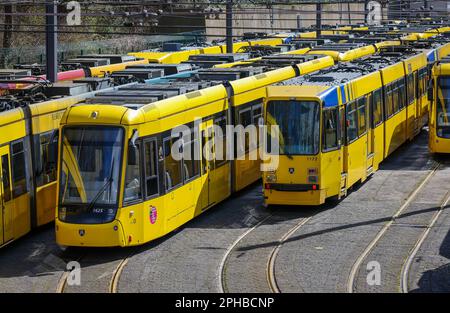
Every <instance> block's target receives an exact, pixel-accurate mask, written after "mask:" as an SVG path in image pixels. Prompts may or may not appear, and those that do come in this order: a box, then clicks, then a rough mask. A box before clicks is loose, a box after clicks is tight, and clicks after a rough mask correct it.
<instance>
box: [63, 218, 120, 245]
mask: <svg viewBox="0 0 450 313" xmlns="http://www.w3.org/2000/svg"><path fill="white" fill-rule="evenodd" d="M55 230H56V242H57V243H58V244H59V245H61V246H70V247H117V246H122V247H123V246H126V241H125V236H124V231H123V227H122V224H121V223H120V222H119V221H118V220H115V221H113V222H111V223H107V224H95V225H86V224H69V223H64V222H61V221H60V220H59V219H58V218H57V219H56V221H55Z"/></svg>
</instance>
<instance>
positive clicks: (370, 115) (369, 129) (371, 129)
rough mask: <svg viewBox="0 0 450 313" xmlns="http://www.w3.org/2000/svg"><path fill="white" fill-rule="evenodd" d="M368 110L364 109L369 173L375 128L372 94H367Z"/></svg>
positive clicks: (372, 156) (369, 171) (371, 166)
mask: <svg viewBox="0 0 450 313" xmlns="http://www.w3.org/2000/svg"><path fill="white" fill-rule="evenodd" d="M367 104H368V110H366V112H367V115H366V120H367V121H368V123H367V174H368V175H370V174H371V172H372V171H373V159H374V155H375V153H374V152H375V150H374V148H375V129H374V127H373V126H374V123H373V96H372V94H370V95H368V96H367Z"/></svg>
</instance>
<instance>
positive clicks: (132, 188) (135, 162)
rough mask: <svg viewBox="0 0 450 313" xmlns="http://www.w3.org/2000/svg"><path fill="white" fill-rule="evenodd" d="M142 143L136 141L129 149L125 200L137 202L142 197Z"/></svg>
mask: <svg viewBox="0 0 450 313" xmlns="http://www.w3.org/2000/svg"><path fill="white" fill-rule="evenodd" d="M140 164H141V163H140V145H139V144H137V143H136V145H135V146H134V147H133V148H130V149H129V151H128V162H127V170H126V174H125V192H124V197H123V201H124V202H135V201H137V200H140V199H142V188H141V166H140Z"/></svg>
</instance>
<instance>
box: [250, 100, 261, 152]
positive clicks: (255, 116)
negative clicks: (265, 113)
mask: <svg viewBox="0 0 450 313" xmlns="http://www.w3.org/2000/svg"><path fill="white" fill-rule="evenodd" d="M261 118H262V105H261V104H258V105H254V106H253V107H252V121H253V125H255V126H256V129H259V128H258V125H259V122H260V119H261ZM258 147H259V134H257V142H256V147H252V148H255V149H256V148H258Z"/></svg>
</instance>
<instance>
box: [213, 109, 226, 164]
mask: <svg viewBox="0 0 450 313" xmlns="http://www.w3.org/2000/svg"><path fill="white" fill-rule="evenodd" d="M214 124H216V125H217V126H219V128H220V130H221V131H222V134H216V137H215V139H216V140H218V142H216V167H219V166H222V165H223V164H225V163H227V118H226V116H223V117H220V118H218V119H216V120H215V121H214Z"/></svg>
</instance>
